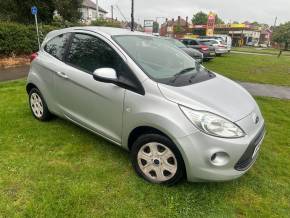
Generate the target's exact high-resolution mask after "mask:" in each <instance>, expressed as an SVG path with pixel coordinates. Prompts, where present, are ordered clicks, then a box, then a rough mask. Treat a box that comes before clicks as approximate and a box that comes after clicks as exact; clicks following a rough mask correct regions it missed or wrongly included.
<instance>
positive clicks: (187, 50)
mask: <svg viewBox="0 0 290 218" xmlns="http://www.w3.org/2000/svg"><path fill="white" fill-rule="evenodd" d="M162 38H163V39H165V40H167V41H168V42H170V43H172V44H173V45H175V46H176V47H178V48H180V49H181V50H183V51H184V52H185V53H187V54H188V55H189V56H190V57H193V58H194V59H195V60H197V62H199V63H201V62H202V61H203V53H201V52H200V51H198V50H197V49H194V48H188V47H186V46H185V45H184V44H183V43H182V42H180V41H179V40H177V39H173V38H169V37H162Z"/></svg>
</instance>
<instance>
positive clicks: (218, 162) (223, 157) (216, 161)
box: [210, 151, 230, 166]
mask: <svg viewBox="0 0 290 218" xmlns="http://www.w3.org/2000/svg"><path fill="white" fill-rule="evenodd" d="M229 158H230V156H229V155H228V154H227V153H226V152H222V151H221V152H216V153H214V154H213V155H212V156H211V158H210V162H211V163H212V164H213V165H215V166H224V165H226V164H227V163H228V162H229Z"/></svg>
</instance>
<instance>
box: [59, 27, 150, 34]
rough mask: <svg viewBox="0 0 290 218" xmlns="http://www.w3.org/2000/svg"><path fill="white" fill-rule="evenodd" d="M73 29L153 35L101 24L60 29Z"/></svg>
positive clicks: (104, 32)
mask: <svg viewBox="0 0 290 218" xmlns="http://www.w3.org/2000/svg"><path fill="white" fill-rule="evenodd" d="M72 30H84V31H92V32H96V33H100V34H102V35H107V36H116V35H145V36H151V35H149V34H146V33H142V32H138V31H131V30H129V29H122V28H114V27H99V26H85V27H70V28H66V29H61V30H59V31H63V32H69V31H72Z"/></svg>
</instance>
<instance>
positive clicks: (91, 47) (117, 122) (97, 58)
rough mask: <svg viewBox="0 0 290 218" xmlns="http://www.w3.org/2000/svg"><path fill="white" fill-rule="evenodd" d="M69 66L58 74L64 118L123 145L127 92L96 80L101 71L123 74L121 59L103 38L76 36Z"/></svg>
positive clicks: (67, 63) (59, 94) (58, 98)
mask: <svg viewBox="0 0 290 218" xmlns="http://www.w3.org/2000/svg"><path fill="white" fill-rule="evenodd" d="M65 63H66V67H65V69H62V71H61V72H57V73H56V74H55V81H54V85H55V89H54V90H55V95H56V96H57V101H58V105H59V107H60V108H61V111H62V112H63V115H64V116H65V117H66V118H68V119H70V120H71V121H73V122H75V123H77V124H79V125H81V126H83V127H85V128H88V129H90V130H92V131H94V132H96V133H98V134H100V135H102V136H104V137H106V138H108V139H110V140H112V141H113V142H116V143H121V132H122V116H123V100H124V94H125V89H124V88H121V87H119V86H116V85H114V84H111V83H103V82H99V81H96V80H94V79H93V76H92V73H93V71H95V70H96V69H99V68H113V69H115V70H116V71H117V73H118V71H120V69H121V68H122V65H123V64H124V63H123V61H122V59H121V57H120V56H119V55H118V54H117V52H115V51H114V49H113V48H112V47H111V46H109V45H108V44H107V43H106V42H105V41H103V40H102V39H100V38H98V37H96V36H94V35H90V34H86V33H73V34H72V38H71V43H70V46H69V48H68V50H67V52H66V58H65Z"/></svg>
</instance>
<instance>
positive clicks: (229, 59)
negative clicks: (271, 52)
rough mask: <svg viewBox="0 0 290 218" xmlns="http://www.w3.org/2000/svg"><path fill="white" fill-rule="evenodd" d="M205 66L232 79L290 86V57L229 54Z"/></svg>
mask: <svg viewBox="0 0 290 218" xmlns="http://www.w3.org/2000/svg"><path fill="white" fill-rule="evenodd" d="M205 66H206V67H208V68H209V69H211V70H213V71H215V72H217V73H220V74H222V75H225V76H227V77H229V78H231V79H234V80H239V81H244V82H255V83H266V84H274V85H283V86H290V57H287V56H282V57H280V58H277V57H276V56H261V55H249V54H233V53H232V54H229V55H225V56H222V57H217V58H215V59H214V60H212V61H210V62H206V63H205Z"/></svg>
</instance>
